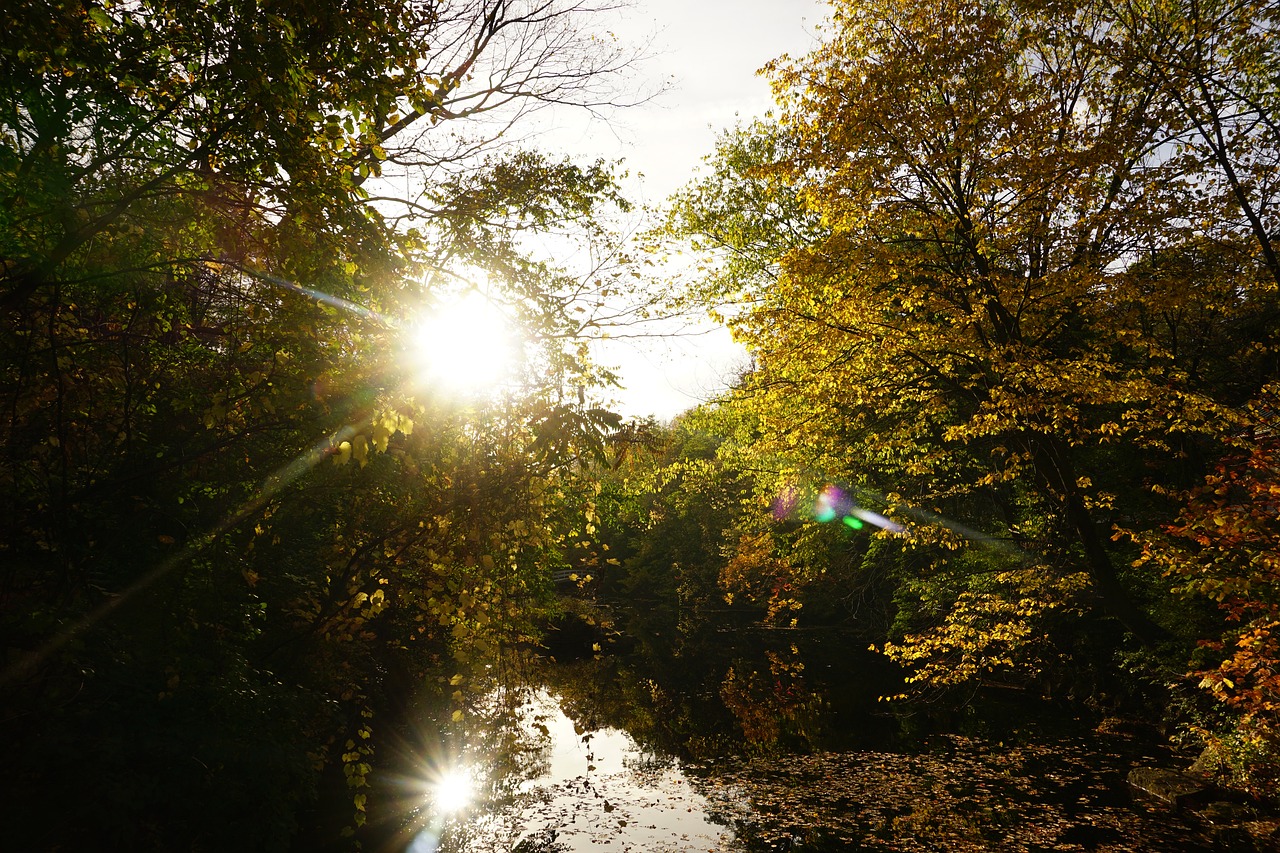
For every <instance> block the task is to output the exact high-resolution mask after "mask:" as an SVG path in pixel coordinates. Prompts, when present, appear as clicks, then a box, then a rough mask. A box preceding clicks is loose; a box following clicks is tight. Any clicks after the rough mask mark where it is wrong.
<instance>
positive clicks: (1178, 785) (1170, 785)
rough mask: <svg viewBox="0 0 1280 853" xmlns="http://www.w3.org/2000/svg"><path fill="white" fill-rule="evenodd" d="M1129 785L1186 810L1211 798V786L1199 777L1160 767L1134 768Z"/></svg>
mask: <svg viewBox="0 0 1280 853" xmlns="http://www.w3.org/2000/svg"><path fill="white" fill-rule="evenodd" d="M1128 780H1129V784H1130V785H1132V786H1133V787H1134V788H1137V789H1138V790H1139V791H1141V792H1142V793H1144V794H1148V795H1150V796H1152V797H1155V798H1156V799H1158V800H1160V801H1162V802H1165V803H1169V804H1170V805H1172V806H1176V807H1178V808H1186V807H1190V806H1192V805H1194V804H1195V803H1196V802H1203V801H1204V800H1206V799H1209V798H1211V797H1212V796H1213V793H1214V792H1213V786H1212V785H1210V784H1209V783H1207V782H1206V781H1205V780H1204V779H1203V778H1201V777H1199V776H1193V775H1192V774H1190V773H1180V772H1178V771H1177V770H1166V769H1164V768H1162V767H1135V768H1134V769H1133V770H1130V771H1129V777H1128Z"/></svg>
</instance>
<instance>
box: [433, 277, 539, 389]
mask: <svg viewBox="0 0 1280 853" xmlns="http://www.w3.org/2000/svg"><path fill="white" fill-rule="evenodd" d="M409 350H410V358H411V359H412V360H413V368H414V371H415V373H416V374H417V375H418V376H419V377H420V379H421V380H422V381H424V382H427V383H428V384H430V385H431V386H432V387H435V388H438V389H441V390H444V391H447V392H449V393H451V394H454V395H458V396H467V397H483V396H487V395H488V394H490V393H492V392H493V391H494V390H496V389H497V388H498V387H500V386H501V385H502V383H503V382H504V381H505V380H507V379H508V378H510V376H511V375H512V374H513V373H514V372H515V366H516V355H517V346H516V336H515V334H514V332H513V330H512V327H511V323H510V322H509V321H508V319H507V316H506V314H504V313H503V311H502V308H501V307H499V305H498V304H496V303H495V302H494V301H493V300H492V299H491V298H490V297H488V296H486V295H485V294H483V293H480V292H479V291H476V290H472V291H469V292H467V293H466V294H463V295H462V296H460V297H459V298H457V299H454V300H452V301H448V302H443V303H441V304H439V305H437V306H435V307H434V308H433V309H431V310H430V311H429V312H426V313H424V314H423V315H422V316H420V317H419V318H418V319H417V320H416V321H414V323H413V324H412V325H411V327H410V336H409Z"/></svg>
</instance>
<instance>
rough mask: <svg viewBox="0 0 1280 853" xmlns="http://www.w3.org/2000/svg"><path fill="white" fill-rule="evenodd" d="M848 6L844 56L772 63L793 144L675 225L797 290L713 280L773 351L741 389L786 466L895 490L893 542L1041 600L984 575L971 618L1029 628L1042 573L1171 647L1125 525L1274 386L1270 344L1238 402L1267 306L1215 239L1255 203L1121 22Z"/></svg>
mask: <svg viewBox="0 0 1280 853" xmlns="http://www.w3.org/2000/svg"><path fill="white" fill-rule="evenodd" d="M834 5H835V15H834V19H833V23H832V27H831V30H830V33H829V38H828V40H827V41H826V42H825V43H824V44H823V45H822V46H820V47H819V48H818V49H817V50H816V51H815V52H814V53H812V54H810V55H809V56H807V57H803V58H801V59H798V60H791V59H787V58H784V59H782V60H779V61H777V62H775V63H773V64H771V65H770V66H769V71H770V73H771V74H772V76H773V79H774V84H775V90H776V92H777V95H778V98H779V102H780V105H781V113H780V118H779V123H780V129H778V130H776V131H772V132H771V135H772V136H773V138H776V139H786V140H788V142H787V145H786V146H785V147H784V148H782V149H778V148H773V149H766V150H759V149H758V150H757V154H756V156H755V157H754V158H743V157H742V156H741V153H740V152H742V151H743V150H745V149H746V142H745V140H744V139H742V138H738V139H734V140H732V141H731V142H728V143H725V144H723V145H722V149H721V155H720V156H719V158H718V160H717V161H716V163H717V166H716V168H717V172H716V173H715V175H714V176H713V177H711V178H710V179H708V180H707V181H705V182H703V183H702V184H701V185H700V186H699V187H697V188H695V189H693V190H691V191H689V192H687V193H686V194H685V196H684V197H683V198H682V199H681V200H680V201H679V202H678V206H677V210H681V211H683V210H685V208H686V207H687V206H688V205H689V203H690V201H689V200H690V199H692V200H693V201H692V203H693V204H694V205H696V206H701V208H703V213H702V214H698V215H690V214H689V213H687V212H684V213H681V219H680V220H679V221H677V223H676V225H677V230H678V231H679V230H681V229H682V230H683V233H685V234H692V235H693V236H694V237H695V238H697V239H703V240H709V241H716V240H724V241H727V242H728V243H729V244H730V245H731V247H732V251H733V252H735V253H737V255H738V256H739V257H745V256H749V255H751V253H752V252H755V251H757V250H758V249H759V247H761V246H770V248H766V249H765V250H764V251H763V252H761V253H760V254H762V255H763V256H764V258H765V259H766V260H765V263H764V264H756V266H755V267H753V270H761V269H764V267H765V266H766V265H767V264H775V265H776V268H777V270H778V273H777V276H776V280H774V279H773V278H772V277H771V276H762V275H760V274H758V273H757V272H753V271H744V270H741V269H738V268H735V267H733V266H732V265H730V264H725V265H722V266H720V267H719V268H718V269H719V271H720V272H721V274H720V275H719V276H718V277H709V278H707V279H706V280H705V281H704V282H699V283H698V284H697V285H695V286H696V287H698V288H699V293H700V294H701V295H702V296H703V297H704V298H706V299H708V300H710V301H719V300H721V299H723V298H724V295H725V294H726V293H728V294H730V295H731V297H732V298H733V300H734V309H730V312H729V313H731V315H732V312H733V310H735V309H736V311H737V313H736V315H733V316H732V319H733V325H734V328H735V331H736V333H737V334H738V335H739V337H740V338H741V339H742V340H743V341H744V342H745V343H746V344H747V345H748V346H749V348H751V350H752V351H753V355H754V356H755V360H756V366H755V369H754V371H753V372H752V373H751V374H749V376H748V377H747V379H746V381H745V382H744V384H743V386H742V387H741V388H740V389H739V390H738V391H737V392H736V393H735V396H736V397H737V398H738V399H740V401H741V405H744V406H747V407H750V409H752V410H753V411H754V412H755V413H756V415H757V416H758V418H759V423H760V424H761V428H762V432H763V439H764V441H763V443H762V445H761V452H763V453H765V454H768V453H777V454H780V455H784V456H788V457H790V458H791V459H792V460H793V468H794V470H796V471H804V470H807V471H816V472H819V473H818V474H817V476H821V477H829V478H843V480H844V481H845V482H847V483H849V484H851V485H853V486H855V487H857V488H860V489H862V490H863V491H864V492H865V493H866V494H868V495H871V496H876V495H878V496H879V498H880V499H882V500H884V501H886V502H887V504H888V506H889V507H890V515H891V516H892V517H893V518H894V519H895V520H896V521H897V522H898V523H899V524H900V525H901V526H902V528H903V529H902V532H901V533H900V534H895V533H888V532H886V533H882V534H880V535H881V536H891V535H902V536H905V537H906V538H907V539H908V540H910V541H913V542H915V543H916V544H917V546H925V547H929V548H941V549H943V553H945V551H947V550H954V549H960V548H973V547H981V548H993V547H994V549H995V550H994V551H993V554H992V556H993V558H997V562H998V563H999V564H1000V565H998V566H997V567H996V568H995V569H994V571H996V572H1000V571H1005V572H1008V571H1016V572H1017V573H1018V575H1017V579H1016V583H1013V584H1012V586H1008V584H1005V586H1006V587H1007V588H1003V587H1002V586H1001V583H982V582H978V583H977V584H976V585H975V586H974V587H972V589H971V590H970V592H968V593H965V595H967V596H968V598H965V597H963V596H962V597H961V598H958V599H955V600H954V601H953V604H954V603H956V602H962V601H967V602H968V604H967V605H966V606H968V607H969V613H970V615H973V613H976V612H977V611H975V610H973V605H974V603H975V602H978V601H985V602H987V604H984V605H982V606H983V607H987V606H988V605H990V606H991V607H994V608H995V609H994V610H991V611H990V613H988V616H984V617H983V620H986V622H988V623H990V622H991V620H990V619H989V618H988V617H990V616H991V615H992V614H995V613H997V611H999V610H1000V608H1002V607H1005V606H1006V605H1008V606H1011V607H1013V608H1015V609H1016V607H1017V602H1018V600H1019V598H1020V597H1023V596H1025V595H1026V594H1028V593H1027V592H1026V584H1027V583H1028V582H1030V581H1031V580H1035V579H1037V578H1038V579H1040V580H1035V583H1034V584H1032V585H1033V586H1035V587H1036V589H1040V588H1041V587H1044V589H1041V592H1043V593H1044V594H1045V595H1048V594H1049V593H1048V592H1047V591H1048V590H1055V589H1056V590H1058V592H1055V593H1053V595H1052V596H1050V597H1051V598H1053V600H1054V602H1057V603H1054V604H1053V607H1054V608H1055V609H1057V608H1064V609H1062V611H1061V612H1063V613H1068V614H1069V613H1072V612H1075V608H1076V607H1077V603H1078V602H1080V601H1081V600H1082V599H1083V600H1086V601H1092V602H1094V603H1095V604H1097V605H1100V608H1101V610H1102V611H1103V612H1105V613H1107V614H1109V615H1110V616H1111V617H1114V618H1115V619H1117V620H1118V621H1120V622H1121V623H1122V624H1123V625H1124V626H1125V627H1126V628H1127V629H1128V630H1129V631H1130V632H1131V633H1132V634H1133V635H1135V636H1137V637H1138V638H1140V639H1142V640H1143V641H1145V642H1147V643H1151V642H1154V641H1156V640H1158V639H1161V638H1163V637H1165V636H1167V633H1166V631H1165V629H1164V628H1162V627H1161V626H1159V625H1156V624H1155V623H1154V622H1153V621H1152V620H1151V619H1150V618H1149V616H1148V615H1147V614H1146V613H1145V612H1144V610H1143V608H1142V607H1141V606H1140V605H1138V604H1137V603H1136V602H1135V595H1136V594H1138V593H1139V592H1140V591H1141V590H1144V589H1150V588H1151V585H1152V584H1153V583H1155V579H1154V578H1151V577H1150V576H1148V577H1145V578H1144V577H1141V576H1138V575H1135V574H1133V573H1132V572H1129V574H1130V578H1129V579H1128V580H1127V581H1126V578H1125V577H1124V575H1125V573H1126V572H1125V571H1124V570H1122V569H1120V568H1118V563H1119V561H1120V560H1121V559H1123V553H1122V552H1119V551H1118V550H1117V547H1116V546H1115V545H1114V544H1112V541H1111V540H1112V531H1113V525H1115V524H1116V523H1117V522H1124V523H1125V524H1126V525H1128V524H1129V523H1131V522H1132V523H1137V524H1140V525H1156V524H1158V523H1160V520H1161V519H1162V518H1168V515H1167V513H1168V512H1169V508H1168V505H1167V504H1166V505H1163V506H1162V505H1160V504H1159V501H1158V499H1157V500H1153V499H1152V498H1151V496H1150V493H1146V494H1145V495H1144V492H1143V487H1144V486H1145V485H1151V484H1154V485H1159V484H1161V483H1164V484H1170V483H1174V484H1177V483H1186V482H1189V478H1192V477H1194V476H1195V471H1196V467H1197V465H1198V464H1201V462H1200V460H1203V459H1204V458H1206V457H1211V456H1212V455H1214V454H1215V453H1217V452H1218V448H1219V447H1221V446H1222V444H1223V442H1224V441H1225V440H1226V438H1227V437H1228V436H1229V435H1230V432H1231V431H1232V430H1233V429H1234V428H1235V427H1234V426H1233V425H1234V424H1235V423H1237V422H1238V417H1237V413H1236V410H1235V409H1234V406H1235V404H1236V403H1238V402H1239V401H1240V400H1242V399H1247V398H1248V397H1249V396H1250V395H1252V394H1253V393H1254V392H1256V390H1257V388H1258V387H1259V386H1260V384H1261V383H1262V382H1265V381H1267V380H1268V378H1269V377H1270V376H1271V374H1272V373H1273V371H1274V365H1273V363H1272V361H1271V356H1270V355H1269V352H1270V350H1269V344H1267V343H1266V341H1265V340H1264V341H1262V342H1261V343H1260V344H1259V346H1260V347H1261V350H1262V352H1260V353H1259V355H1258V357H1257V358H1256V359H1255V358H1253V357H1252V356H1250V359H1249V362H1248V364H1249V368H1248V369H1247V370H1245V371H1242V372H1238V373H1235V374H1233V375H1232V380H1231V383H1230V385H1229V386H1228V387H1218V386H1216V385H1215V383H1214V381H1213V379H1212V377H1211V374H1213V375H1219V376H1220V375H1223V374H1225V373H1229V372H1230V371H1231V367H1230V365H1231V357H1232V354H1233V353H1234V352H1238V347H1239V346H1240V345H1242V344H1243V343H1244V342H1245V341H1246V340H1248V345H1249V346H1251V347H1252V346H1253V345H1254V344H1255V343H1257V341H1256V337H1253V336H1250V335H1249V334H1248V333H1247V332H1243V331H1241V330H1242V329H1244V328H1246V327H1248V326H1249V324H1250V323H1253V322H1263V318H1265V317H1266V316H1268V312H1269V311H1270V310H1271V309H1270V297H1269V295H1268V294H1269V292H1270V288H1269V285H1268V284H1267V283H1266V282H1265V281H1260V280H1259V278H1258V277H1257V276H1256V275H1255V274H1254V270H1255V269H1256V267H1254V266H1253V265H1252V264H1251V263H1249V262H1246V260H1245V259H1247V258H1248V257H1249V252H1248V250H1247V249H1246V248H1245V247H1246V243H1247V240H1248V239H1249V238H1250V232H1249V231H1248V230H1247V229H1246V230H1239V229H1235V230H1230V232H1229V233H1228V232H1227V231H1225V230H1220V231H1215V232H1214V235H1213V237H1212V238H1211V237H1210V236H1209V234H1207V233H1206V232H1204V231H1203V230H1202V229H1201V227H1200V225H1199V223H1200V222H1201V221H1202V220H1206V219H1207V220H1209V221H1211V222H1215V223H1217V222H1220V221H1222V220H1221V219H1220V218H1219V213H1220V212H1223V211H1226V210H1228V209H1230V206H1231V202H1230V200H1229V199H1225V198H1224V197H1223V195H1221V194H1218V193H1215V192H1201V191H1200V188H1203V187H1205V186H1207V182H1208V181H1209V178H1208V173H1207V172H1206V171H1205V170H1206V168H1208V167H1207V165H1206V163H1207V161H1206V158H1204V157H1201V156H1199V155H1193V154H1191V153H1188V152H1186V151H1185V150H1182V149H1178V148H1177V147H1176V146H1174V145H1173V144H1172V143H1171V140H1174V139H1175V138H1176V137H1177V134H1178V132H1179V131H1178V130H1177V129H1178V128H1180V127H1182V126H1183V125H1182V124H1180V123H1179V122H1180V121H1181V120H1180V119H1178V118H1177V111H1176V109H1175V105H1173V104H1171V103H1170V102H1169V101H1168V100H1167V99H1166V98H1165V97H1163V96H1162V95H1161V94H1160V93H1159V91H1157V90H1155V89H1153V88H1152V87H1150V86H1148V85H1145V84H1144V81H1146V80H1148V79H1149V78H1148V77H1146V76H1144V75H1145V74H1147V72H1148V70H1149V69H1147V68H1142V69H1141V70H1140V66H1141V63H1138V62H1136V61H1135V60H1134V59H1133V54H1132V53H1126V52H1125V50H1126V48H1125V45H1123V44H1121V45H1120V46H1119V47H1117V44H1116V33H1117V28H1116V26H1115V21H1114V19H1112V18H1109V17H1108V16H1107V14H1106V13H1105V11H1104V10H1103V9H1101V8H1099V7H1094V6H1087V5H1086V6H1084V7H1072V8H1070V9H1067V8H1065V7H1062V6H1060V5H1057V4H1051V3H1050V4H1041V3H1034V2H1029V3H1021V2H1009V3H1003V2H1002V3H986V4H978V5H975V4H970V3H943V4H941V5H939V4H924V3H916V2H911V0H887V2H884V3H873V4H871V5H870V6H868V5H867V4H862V3H860V4H856V5H855V4H847V3H836V4H834ZM1237 144H1238V145H1241V146H1243V144H1244V143H1243V142H1237ZM1235 156H1238V157H1243V158H1247V157H1250V156H1252V155H1251V154H1249V153H1248V149H1247V148H1245V147H1240V148H1237V149H1235ZM725 174H729V175H732V176H733V177H732V183H733V185H734V186H735V187H738V188H739V190H738V191H739V192H740V193H747V192H749V190H748V189H747V188H759V187H771V188H772V190H771V191H772V192H773V195H772V196H771V198H772V199H773V204H774V205H775V206H774V208H773V209H775V210H789V209H790V210H796V211H798V216H799V219H798V220H795V221H796V225H795V226H794V227H792V228H789V229H777V228H775V227H774V226H773V225H772V224H771V221H770V220H769V219H768V218H767V217H760V219H759V221H761V222H762V223H764V224H763V230H773V231H774V232H775V235H777V236H775V237H773V238H772V240H773V242H772V243H771V244H770V243H768V242H767V241H766V240H762V239H761V238H759V237H758V236H757V235H755V234H751V233H746V232H744V231H739V232H733V231H728V232H725V231H717V230H716V228H715V226H714V225H713V224H709V223H713V222H714V221H715V217H714V216H713V215H712V214H713V212H714V210H715V206H714V203H712V202H709V201H708V200H709V199H710V198H711V197H712V196H713V195H714V192H715V191H716V190H715V188H716V186H717V183H718V182H722V181H723V180H724V175H725ZM791 200H796V202H798V204H796V203H793V202H792V201H791ZM767 204H768V202H766V203H765V204H764V205H762V204H759V203H756V205H755V208H753V209H761V208H763V207H765V206H767ZM788 215H796V214H788ZM815 221H816V222H817V223H818V225H817V226H814V225H813V224H811V223H814V222H815ZM797 234H798V235H800V236H799V239H795V238H794V237H793V236H792V235H797ZM784 235H785V236H784ZM1231 259H1235V260H1231ZM1172 269H1177V270H1178V274H1177V278H1176V279H1175V278H1174V277H1172V276H1171V275H1170V274H1169V272H1168V271H1169V270H1172ZM1156 270H1160V271H1161V272H1159V273H1157V274H1156V275H1152V272H1153V271H1156ZM1175 281H1176V285H1175ZM1158 282H1160V284H1159V285H1158V286H1157V283H1158ZM1192 302H1195V303H1196V306H1197V307H1195V308H1192V306H1191V303H1192ZM1179 306H1182V308H1181V309H1180V308H1179ZM1204 306H1209V307H1208V308H1205V307H1204ZM1237 335H1238V337H1237ZM1219 371H1222V373H1219ZM1135 484H1137V485H1138V488H1135ZM948 517H950V518H948ZM974 528H976V529H977V530H980V531H983V534H977V533H975V532H974ZM1079 568H1083V569H1084V570H1085V572H1086V573H1087V576H1088V579H1089V583H1088V585H1087V590H1084V591H1081V590H1080V589H1079V588H1078V586H1077V585H1076V584H1075V582H1074V580H1072V578H1073V575H1074V573H1075V572H1076V571H1077V570H1078V569H1079ZM1042 569H1047V570H1048V571H1047V573H1046V572H1044V571H1042ZM1028 570H1031V571H1030V574H1027V571H1028ZM1011 579H1013V576H1012V575H1010V576H1009V577H1007V578H1006V579H1005V580H1006V581H1010V580H1011ZM1135 582H1136V585H1135ZM1045 584H1048V586H1044V585H1045ZM1014 587H1017V588H1018V590H1021V591H1012V592H1011V591H1010V590H1012V589H1013V588H1014ZM1002 589H1003V591H1002ZM1059 593H1061V595H1059ZM1030 594H1031V595H1032V596H1033V597H1035V596H1039V595H1040V592H1032V593H1030ZM974 596H977V598H975V597H974ZM993 596H994V598H993ZM1064 596H1065V597H1064ZM997 599H999V600H998V601H997ZM1058 599H1062V600H1061V601H1060V602H1059V601H1058ZM1045 600H1046V601H1048V599H1045ZM1010 612H1012V611H1010ZM1004 621H1005V620H1003V619H1001V618H1000V617H998V616H997V617H995V622H994V623H992V624H996V623H1000V624H1002V623H1003V622H1004ZM981 624H983V622H982V620H979V621H973V620H970V621H969V627H970V628H974V627H975V626H979V625H981ZM917 630H919V626H917ZM918 636H924V634H919V635H918ZM1000 656H1001V655H1000V654H999V653H996V652H993V653H992V658H993V659H995V658H997V657H1000Z"/></svg>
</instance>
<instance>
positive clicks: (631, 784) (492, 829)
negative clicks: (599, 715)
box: [423, 691, 741, 853]
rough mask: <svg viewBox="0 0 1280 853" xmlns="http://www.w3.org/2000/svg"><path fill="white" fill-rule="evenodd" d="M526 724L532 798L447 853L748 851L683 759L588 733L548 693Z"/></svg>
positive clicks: (525, 793)
mask: <svg viewBox="0 0 1280 853" xmlns="http://www.w3.org/2000/svg"><path fill="white" fill-rule="evenodd" d="M519 716H520V725H521V726H522V727H523V728H524V730H525V732H526V733H527V734H528V736H529V737H530V738H531V739H533V740H534V741H535V742H538V743H540V744H541V751H542V754H543V758H544V763H543V764H542V765H541V767H540V771H541V772H540V773H539V774H538V775H536V776H534V777H533V778H530V779H528V780H526V781H525V782H524V783H523V784H521V785H520V786H519V787H520V791H521V794H522V796H521V797H519V798H518V799H517V800H516V801H515V802H514V803H513V804H512V805H511V806H510V807H508V808H506V809H503V810H500V811H497V812H491V813H489V814H487V815H476V816H474V817H472V818H471V819H469V820H467V821H465V822H464V823H462V824H461V825H459V826H458V827H457V831H456V832H454V831H451V832H450V833H449V834H448V837H447V838H445V839H444V842H443V845H442V846H441V848H440V849H441V850H444V851H447V852H448V853H464V851H465V853H472V851H476V853H478V851H491V850H496V849H512V848H513V847H514V849H529V850H537V851H556V853H571V851H572V853H578V851H581V853H586V851H593V853H596V851H619V853H621V851H642V850H643V851H685V850H706V851H718V850H738V849H741V847H740V846H738V845H737V844H735V842H734V835H733V832H732V830H730V829H728V828H727V827H725V826H721V825H718V824H716V823H714V822H713V821H712V820H711V818H710V816H709V813H710V812H711V811H712V810H713V806H712V804H711V803H710V802H709V801H708V799H707V797H706V796H704V794H703V793H702V792H700V791H699V790H697V788H696V784H700V783H696V782H695V781H694V780H691V779H690V777H688V776H686V775H685V774H684V772H683V771H682V769H681V767H680V766H679V763H678V762H676V761H675V760H674V759H669V758H665V757H660V756H655V755H653V754H651V753H647V752H645V751H644V750H642V749H640V748H639V747H638V746H637V745H636V743H635V742H634V741H633V740H632V739H631V737H630V736H628V735H627V734H626V733H625V732H623V731H620V730H618V729H612V728H603V729H597V730H593V731H580V730H579V729H578V728H577V727H576V726H575V724H574V721H573V720H572V719H570V718H569V717H568V716H566V715H565V713H564V712H563V711H562V710H561V709H560V706H559V703H558V702H557V701H556V699H555V698H554V697H553V696H552V695H550V694H549V693H547V692H545V691H538V692H536V693H534V694H532V696H531V698H530V700H529V701H528V702H526V703H525V704H524V705H523V706H522V707H521V708H520V710H519ZM522 844H523V846H522ZM503 845H509V846H505V847H504V846H503ZM423 849H424V850H425V849H427V848H423Z"/></svg>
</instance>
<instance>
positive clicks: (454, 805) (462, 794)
mask: <svg viewBox="0 0 1280 853" xmlns="http://www.w3.org/2000/svg"><path fill="white" fill-rule="evenodd" d="M474 798H475V782H474V781H473V780H472V778H471V774H469V773H467V772H466V771H465V770H456V769H455V770H449V771H447V772H445V773H444V774H442V775H441V776H440V778H439V779H438V780H436V782H435V783H434V784H433V785H432V786H431V800H432V802H433V803H434V804H435V807H436V811H438V812H439V813H440V814H442V815H448V814H455V813H457V812H460V811H462V810H464V809H465V808H466V807H467V806H469V805H471V801H472V800H473V799H474Z"/></svg>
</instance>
